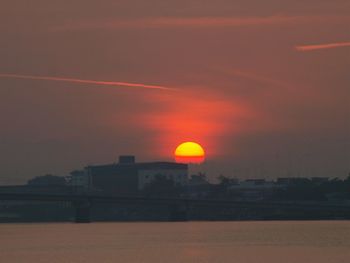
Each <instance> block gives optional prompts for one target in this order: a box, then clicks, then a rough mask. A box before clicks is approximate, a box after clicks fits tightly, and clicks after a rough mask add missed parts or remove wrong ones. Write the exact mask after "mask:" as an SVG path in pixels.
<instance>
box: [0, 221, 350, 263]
mask: <svg viewBox="0 0 350 263" xmlns="http://www.w3.org/2000/svg"><path fill="white" fill-rule="evenodd" d="M0 262H1V263H5V262H26V263H34V262H35V263H39V262H43V263H48V262H64V263H71V262H84V263H90V262H91V263H92V262H103V263H104V262H123V263H128V262H140V263H141V262H142V263H143V262H145V263H175V262H176V263H187V262H191V263H192V262H197V263H223V262H230V263H231V262H233V263H264V262H266V263H333V262H334V263H349V262H350V222H348V221H320V222H312V221H308V222H293V221H289V222H286V221H285V222H184V223H92V224H70V223H66V224H56V223H53V224H0Z"/></svg>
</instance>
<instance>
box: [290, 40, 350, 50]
mask: <svg viewBox="0 0 350 263" xmlns="http://www.w3.org/2000/svg"><path fill="white" fill-rule="evenodd" d="M338 47H350V42H339V43H330V44H318V45H303V46H296V47H295V49H296V50H298V51H313V50H320V49H330V48H338Z"/></svg>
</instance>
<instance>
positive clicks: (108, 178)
mask: <svg viewBox="0 0 350 263" xmlns="http://www.w3.org/2000/svg"><path fill="white" fill-rule="evenodd" d="M158 176H164V177H165V178H167V179H170V180H172V181H174V183H175V184H176V185H179V186H185V185H187V182H188V165H187V164H179V163H172V162H144V163H137V162H136V161H135V157H134V156H120V157H119V162H118V163H114V164H107V165H93V166H88V167H86V168H85V171H84V174H83V175H82V174H76V175H72V178H73V177H76V179H72V182H79V183H81V184H79V185H80V186H82V185H83V186H84V187H85V188H87V189H89V190H96V191H104V192H109V193H118V194H135V193H137V192H138V191H141V190H143V189H144V188H145V186H146V185H147V184H149V183H151V182H152V181H153V180H154V179H155V178H156V177H158Z"/></svg>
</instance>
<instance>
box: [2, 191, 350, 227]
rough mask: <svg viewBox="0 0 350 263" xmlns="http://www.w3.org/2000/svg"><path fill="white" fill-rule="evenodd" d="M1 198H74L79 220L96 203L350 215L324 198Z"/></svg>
mask: <svg viewBox="0 0 350 263" xmlns="http://www.w3.org/2000/svg"><path fill="white" fill-rule="evenodd" d="M0 201H39V202H70V203H71V204H72V205H73V207H74V208H75V222H77V223H88V222H90V221H91V216H90V214H91V212H90V211H91V207H92V205H93V204H95V203H113V204H118V203H119V204H121V203H127V204H144V205H165V206H167V207H168V208H169V220H170V221H185V220H187V218H188V217H187V215H188V211H189V209H190V208H191V207H198V206H205V207H224V208H234V209H242V208H250V209H283V210H286V209H287V210H299V211H305V212H309V213H310V212H319V211H327V213H329V214H332V213H334V215H336V214H339V215H340V217H342V218H347V219H350V205H344V204H338V205H337V204H327V203H320V202H309V203H306V202H273V201H234V200H227V199H195V198H170V197H169V198H163V197H148V196H116V195H102V194H93V193H86V194H55V193H51V194H50V193H0Z"/></svg>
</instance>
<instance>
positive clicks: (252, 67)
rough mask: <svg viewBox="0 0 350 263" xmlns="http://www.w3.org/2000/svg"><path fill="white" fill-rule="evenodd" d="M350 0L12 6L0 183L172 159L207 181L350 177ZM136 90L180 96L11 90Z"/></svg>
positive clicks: (0, 44)
mask: <svg viewBox="0 0 350 263" xmlns="http://www.w3.org/2000/svg"><path fill="white" fill-rule="evenodd" d="M349 13H350V3H349V2H348V1H343V0H336V1H331V2H330V1H312V0H309V1H303V2H302V3H298V2H292V1H277V0H268V1H264V2H261V1H258V0H251V1H238V2H237V1H236V2H234V3H233V2H232V1H227V0H219V1H216V2H215V3H214V2H212V1H196V0H189V1H188V0H186V1H168V2H167V3H166V4H165V3H164V2H163V1H159V0H155V1H147V2H144V1H140V0H134V1H118V2H115V1H112V0H110V1H103V2H102V3H101V1H96V0H94V1H90V2H88V3H86V1H80V0H78V1H75V2H74V3H71V2H68V1H60V2H57V3H56V2H55V3H53V2H43V1H39V0H34V1H30V3H29V2H28V3H27V2H23V1H8V0H5V1H4V2H3V3H2V7H1V10H0V34H1V38H0V58H1V59H0V127H1V129H0V174H1V176H0V184H16V183H22V182H25V181H26V180H28V179H29V178H31V177H33V176H37V175H43V174H47V173H52V174H58V175H65V174H68V173H69V172H70V171H72V170H74V169H77V168H81V167H85V166H86V165H89V164H103V163H110V162H113V161H116V159H117V157H118V156H119V155H122V154H135V155H136V156H137V158H138V160H140V161H142V160H144V161H152V160H165V161H170V160H173V159H174V158H173V152H174V150H175V148H176V146H177V145H179V144H180V143H181V142H183V141H195V142H198V143H200V144H201V145H203V147H204V148H205V150H206V153H207V162H206V163H205V164H203V165H202V166H201V167H198V166H197V167H194V169H193V170H194V171H196V170H201V171H203V172H206V173H207V174H208V175H209V176H212V177H216V176H218V175H220V174H223V175H225V176H237V177H241V178H245V177H246V178H248V177H265V178H275V177H278V176H287V175H290V176H298V175H301V176H330V177H342V178H345V177H346V176H347V175H348V173H349V171H350V167H349V163H350V118H349V117H350V105H349V102H348V100H349V98H350V89H349V85H350V77H349V76H350V75H349V73H348V71H349V70H348V69H349V66H350V47H349V41H350V34H349V29H348V27H349V23H350V16H349ZM2 74H17V75H28V76H41V77H55V78H66V79H67V78H69V79H76V80H83V81H85V80H97V81H102V82H105V83H106V82H119V84H121V83H120V82H122V83H124V84H125V83H129V84H132V83H139V84H143V85H147V86H152V87H154V86H157V87H165V88H171V89H174V90H159V89H140V88H135V87H122V86H120V85H119V86H118V85H117V84H118V83H116V86H115V87H114V86H105V85H103V84H102V83H77V82H75V83H72V82H63V81H55V80H54V79H51V80H49V79H46V80H44V79H41V80H39V79H24V78H21V79H15V78H8V77H4V76H2V77H1V75H2Z"/></svg>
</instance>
